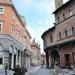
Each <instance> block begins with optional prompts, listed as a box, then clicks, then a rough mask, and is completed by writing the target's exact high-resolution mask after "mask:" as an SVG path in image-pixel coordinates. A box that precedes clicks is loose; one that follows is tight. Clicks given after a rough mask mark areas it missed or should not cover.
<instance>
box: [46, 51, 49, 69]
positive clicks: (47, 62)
mask: <svg viewBox="0 0 75 75" xmlns="http://www.w3.org/2000/svg"><path fill="white" fill-rule="evenodd" d="M46 66H47V68H48V67H49V54H48V52H46Z"/></svg>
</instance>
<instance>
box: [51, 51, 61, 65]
mask: <svg viewBox="0 0 75 75" xmlns="http://www.w3.org/2000/svg"><path fill="white" fill-rule="evenodd" d="M50 57H51V64H52V65H54V64H55V63H60V56H59V52H58V51H57V50H52V51H51V52H50Z"/></svg>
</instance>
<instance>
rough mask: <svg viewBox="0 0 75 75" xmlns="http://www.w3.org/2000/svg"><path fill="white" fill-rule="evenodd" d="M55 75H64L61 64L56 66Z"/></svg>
mask: <svg viewBox="0 0 75 75" xmlns="http://www.w3.org/2000/svg"><path fill="white" fill-rule="evenodd" d="M54 70H55V71H54V75H59V74H61V75H64V74H63V70H62V69H61V68H60V67H59V64H56V65H54Z"/></svg>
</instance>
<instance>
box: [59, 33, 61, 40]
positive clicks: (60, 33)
mask: <svg viewBox="0 0 75 75" xmlns="http://www.w3.org/2000/svg"><path fill="white" fill-rule="evenodd" d="M59 39H60V40H61V33H60V32H59Z"/></svg>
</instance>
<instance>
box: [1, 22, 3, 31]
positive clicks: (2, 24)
mask: <svg viewBox="0 0 75 75" xmlns="http://www.w3.org/2000/svg"><path fill="white" fill-rule="evenodd" d="M0 25H1V26H0V29H1V30H0V32H2V28H3V22H2V21H0Z"/></svg>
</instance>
